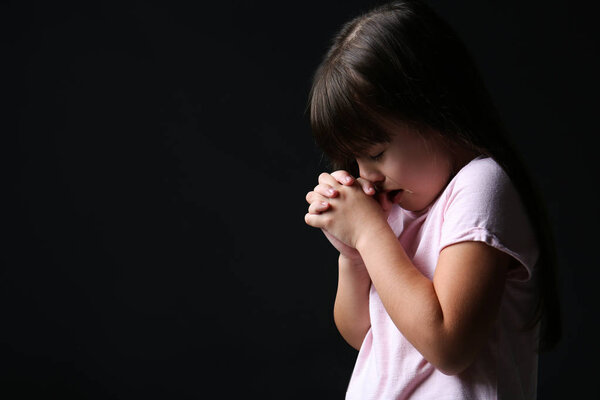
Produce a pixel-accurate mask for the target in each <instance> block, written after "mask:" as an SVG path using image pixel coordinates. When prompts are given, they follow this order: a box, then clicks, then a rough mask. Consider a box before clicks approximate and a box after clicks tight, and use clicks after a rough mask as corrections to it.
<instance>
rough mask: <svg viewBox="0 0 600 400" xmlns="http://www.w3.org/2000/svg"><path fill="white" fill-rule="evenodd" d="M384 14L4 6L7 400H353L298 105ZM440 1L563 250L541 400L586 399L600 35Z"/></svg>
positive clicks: (572, 22) (507, 5)
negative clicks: (370, 17) (354, 20)
mask: <svg viewBox="0 0 600 400" xmlns="http://www.w3.org/2000/svg"><path fill="white" fill-rule="evenodd" d="M84 4H85V5H84ZM372 4H373V3H370V2H367V1H344V2H342V1H336V2H333V1H332V2H323V1H312V0H311V1H304V2H296V3H291V2H276V1H260V2H258V1H257V2H242V1H224V2H218V3H213V2H211V3H205V2H181V3H178V2H164V3H158V2H156V3H151V2H145V1H137V2H119V3H115V4H112V5H108V3H106V2H97V4H93V5H89V4H88V2H78V3H73V4H66V3H60V4H54V2H43V1H38V2H28V1H22V2H15V3H14V4H4V5H2V6H1V9H0V10H1V14H2V19H3V25H4V26H7V27H10V29H9V30H8V33H7V34H6V36H5V39H6V38H8V48H9V49H10V50H13V51H12V54H10V53H9V54H8V55H7V54H6V53H5V62H4V64H5V65H7V66H9V67H12V69H11V71H10V73H7V74H6V75H5V78H8V81H10V83H12V84H15V85H14V86H15V88H16V91H15V92H14V96H12V97H11V98H10V103H11V105H13V106H16V114H13V115H12V116H11V117H10V118H9V119H8V120H6V122H5V129H6V130H5V131H4V132H3V136H5V137H9V138H12V139H15V140H16V142H10V143H9V145H8V146H6V147H5V148H4V149H3V150H4V151H5V153H6V155H5V157H4V159H5V160H10V162H9V163H7V166H6V168H5V169H4V171H5V173H6V177H7V179H6V182H8V183H11V184H14V185H9V186H8V187H9V190H8V191H7V192H6V193H5V197H6V198H7V199H9V200H13V201H12V202H11V204H10V206H7V207H5V208H4V216H5V218H3V220H4V221H5V222H3V223H2V225H3V227H4V231H5V233H6V234H7V235H5V236H8V237H7V238H5V240H4V241H3V246H2V252H1V253H2V263H3V266H2V268H1V269H0V296H1V297H0V318H1V320H0V321H1V322H0V323H1V326H0V351H1V353H0V380H1V381H0V397H2V398H7V399H8V398H28V399H29V398H61V399H66V398H82V399H141V398H146V399H147V398H175V399H191V398H265V399H266V398H274V399H296V398H298V399H305V398H319V399H320V398H328V399H336V398H339V399H341V398H343V393H344V391H345V387H346V385H347V382H348V379H349V376H350V373H351V370H352V367H353V362H354V359H355V357H356V352H355V351H354V350H352V349H351V348H350V347H349V346H347V345H346V344H345V343H344V342H343V340H342V339H341V338H340V337H339V335H338V334H337V332H336V330H335V327H334V325H333V321H332V316H331V308H332V301H333V297H334V292H335V286H336V277H337V271H336V258H337V257H336V253H335V251H334V250H333V249H332V248H331V247H330V246H329V245H328V243H327V241H326V240H325V239H324V237H322V235H321V234H320V232H318V231H317V230H314V229H312V228H309V227H307V226H306V225H305V224H304V220H303V217H304V213H305V210H306V204H305V201H304V195H305V193H306V192H307V191H308V190H310V189H311V188H312V187H313V186H314V185H315V182H316V177H317V174H318V172H320V171H322V170H324V169H326V168H327V164H326V162H325V160H323V159H322V156H321V153H320V152H319V150H318V149H317V148H316V146H315V144H314V142H313V140H312V138H311V134H310V130H309V126H308V119H307V115H306V114H305V107H306V100H307V94H308V89H309V85H310V79H311V76H312V73H313V71H314V69H315V68H316V66H317V64H318V63H319V60H320V59H321V57H322V55H323V53H324V52H325V50H326V49H327V47H328V44H329V40H330V37H331V36H332V35H333V33H334V32H335V31H336V30H337V29H338V28H339V27H340V25H341V24H342V23H343V22H345V21H346V20H348V19H349V18H350V17H353V16H354V15H355V14H356V13H358V12H360V11H365V10H367V9H368V8H369V7H370V6H371V5H372ZM430 4H431V5H433V6H434V7H435V9H436V10H438V11H439V13H440V14H441V15H442V16H443V17H444V18H446V19H447V20H448V22H450V24H451V25H452V26H454V27H455V29H456V30H457V31H458V33H459V34H460V36H461V37H462V38H463V39H464V41H465V42H466V44H467V46H468V48H469V49H470V50H471V52H472V53H473V55H474V57H475V59H476V61H477V63H478V65H479V67H480V69H481V71H482V74H483V76H484V78H485V79H486V82H487V84H488V87H489V89H490V91H491V93H492V95H493V97H494V99H495V101H496V103H497V105H498V108H499V109H500V111H501V113H502V115H503V117H504V119H505V121H506V124H507V126H508V127H509V129H510V131H511V134H512V135H513V138H514V140H515V142H516V143H517V144H518V147H519V149H520V150H521V153H522V154H523V155H524V157H525V159H526V160H527V163H528V166H529V167H530V169H531V171H532V173H533V175H534V176H535V178H536V179H537V180H538V182H539V184H540V186H541V188H542V190H543V192H544V195H545V196H546V200H547V204H548V209H549V211H550V214H551V218H552V224H553V228H554V230H555V235H556V237H557V239H558V251H559V256H560V262H561V269H560V271H559V278H560V281H559V286H560V290H561V295H562V297H563V312H564V323H565V335H564V340H563V341H562V342H561V344H560V346H559V347H558V348H557V349H556V351H554V352H552V353H548V354H544V355H542V356H541V358H540V380H539V382H540V384H539V393H540V396H539V397H540V398H541V399H561V398H565V397H566V396H567V393H568V394H569V396H568V397H570V398H575V397H579V395H582V394H583V393H589V392H591V393H594V392H595V388H596V380H597V379H596V377H595V370H594V368H593V367H592V366H593V365H595V360H596V359H597V357H598V355H599V351H598V350H599V349H598V340H597V339H596V334H597V332H598V329H597V327H598V324H597V322H596V318H597V311H596V308H595V307H593V306H592V305H593V304H594V303H595V300H596V292H597V291H596V290H595V288H596V287H597V281H598V278H599V277H600V274H599V272H598V263H597V261H596V257H592V254H594V253H595V252H594V251H593V250H594V248H595V247H596V246H597V240H596V239H597V236H598V235H597V226H598V209H597V205H596V203H597V200H596V199H597V197H596V196H595V193H596V190H595V186H596V185H597V183H598V181H599V180H598V169H597V167H596V161H597V160H596V153H597V151H596V149H595V147H594V142H593V140H591V139H592V138H594V137H595V136H596V135H597V133H598V130H597V125H596V115H595V113H596V112H597V108H598V102H597V100H596V99H597V93H598V92H599V90H598V89H599V87H598V86H599V84H598V76H597V73H598V70H600V65H599V59H598V37H599V35H598V33H599V32H598V31H599V29H598V23H597V18H596V17H595V15H594V13H593V12H592V10H591V9H586V8H584V6H582V3H581V2H575V3H574V2H568V1H566V0H564V1H552V2H547V1H528V2H521V1H504V2H488V1H476V0H473V1H441V0H440V1H430ZM586 4H588V3H586ZM5 39H3V41H4V40H5ZM5 48H6V47H5ZM7 93H8V92H7ZM15 132H16V135H15V134H14V133H15ZM215 393H217V394H215Z"/></svg>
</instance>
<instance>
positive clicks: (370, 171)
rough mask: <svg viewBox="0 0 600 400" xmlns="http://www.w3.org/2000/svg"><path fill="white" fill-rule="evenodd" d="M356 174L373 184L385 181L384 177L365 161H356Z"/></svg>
mask: <svg viewBox="0 0 600 400" xmlns="http://www.w3.org/2000/svg"><path fill="white" fill-rule="evenodd" d="M357 164H358V172H359V175H360V177H361V178H363V179H366V180H368V181H371V182H373V183H377V182H381V181H383V180H384V179H385V176H384V175H383V174H382V173H381V172H379V170H378V169H377V168H375V167H374V166H373V165H371V163H369V162H365V161H358V160H357Z"/></svg>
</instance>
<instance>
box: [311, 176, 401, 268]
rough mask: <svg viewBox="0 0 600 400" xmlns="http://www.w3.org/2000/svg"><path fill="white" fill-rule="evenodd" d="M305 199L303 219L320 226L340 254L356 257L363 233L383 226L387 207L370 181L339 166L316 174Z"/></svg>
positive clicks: (370, 232) (369, 233) (385, 222)
mask: <svg viewBox="0 0 600 400" xmlns="http://www.w3.org/2000/svg"><path fill="white" fill-rule="evenodd" d="M306 201H307V202H308V203H309V207H308V213H307V214H306V215H305V218H304V219H305V221H306V223H307V224H308V225H310V226H312V227H315V228H321V229H322V230H323V233H324V234H325V236H326V237H327V239H328V240H329V241H330V242H331V244H332V245H333V246H334V247H335V248H336V249H337V250H338V251H339V252H340V254H342V255H344V256H346V257H348V258H350V259H357V258H358V257H360V255H359V253H358V251H357V250H356V248H357V246H358V245H359V243H360V241H361V240H362V239H364V237H365V235H371V234H373V232H374V231H375V230H377V229H380V228H381V227H382V224H383V226H387V216H388V214H389V210H390V208H391V204H389V201H388V200H387V198H386V197H385V196H383V195H381V196H378V195H377V193H376V189H375V185H374V184H373V183H372V182H370V181H367V180H365V179H363V178H358V179H356V178H354V177H353V176H352V175H350V174H349V173H348V172H346V171H342V170H339V171H335V172H332V173H331V174H328V173H322V174H321V175H319V184H318V185H317V186H315V188H314V189H313V190H312V191H310V192H308V194H307V195H306Z"/></svg>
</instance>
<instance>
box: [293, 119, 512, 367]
mask: <svg viewBox="0 0 600 400" xmlns="http://www.w3.org/2000/svg"><path fill="white" fill-rule="evenodd" d="M473 156H474V155H473V154H472V153H469V152H467V151H462V150H460V149H459V150H458V151H457V150H456V149H454V151H449V149H448V148H447V146H445V145H443V144H441V142H439V141H433V142H432V141H428V142H424V141H423V140H422V138H420V137H418V136H417V135H415V134H414V132H410V130H403V131H401V132H398V134H396V135H395V136H394V138H393V140H392V141H391V142H389V143H381V144H377V145H374V146H373V148H372V149H371V150H370V151H369V152H368V154H367V155H365V156H362V157H360V158H357V163H358V166H359V171H360V177H359V178H357V179H355V178H354V177H352V176H351V175H350V174H348V173H347V172H345V171H335V172H333V173H331V174H328V173H323V174H321V175H320V176H319V184H318V185H317V186H316V187H315V189H314V190H313V191H311V192H309V193H308V194H307V196H306V200H307V202H308V203H309V204H310V205H309V208H308V213H307V214H306V216H305V221H306V223H307V224H308V225H310V226H313V227H316V228H321V229H322V230H323V232H324V233H325V235H326V236H327V238H328V239H329V241H330V242H331V243H332V245H333V246H334V247H335V248H336V249H337V250H338V251H339V252H340V256H339V279H338V289H337V293H336V299H335V304H334V320H335V323H336V326H337V328H338V330H339V332H340V334H341V335H342V337H344V339H345V340H346V341H347V342H348V343H349V344H350V345H351V346H352V347H354V348H355V349H359V348H360V346H361V344H362V341H363V339H364V337H365V335H366V333H367V332H368V330H369V328H370V325H371V323H370V317H369V308H368V302H369V289H370V285H371V284H373V285H374V287H375V289H376V290H377V292H378V294H379V297H380V298H381V301H382V303H383V305H384V307H385V309H386V311H387V313H388V314H389V315H390V317H391V319H392V321H393V322H394V324H395V325H396V327H397V328H398V329H399V331H400V332H401V333H402V334H403V335H404V337H406V339H407V340H408V341H410V342H411V344H412V345H413V346H414V347H415V348H416V349H417V350H418V351H419V352H420V353H421V354H422V355H423V357H424V358H425V359H427V360H428V361H429V362H430V363H431V364H433V365H434V366H435V367H436V368H437V369H439V370H440V371H441V372H443V373H445V374H448V375H455V374H458V373H460V372H462V371H463V370H465V369H466V368H467V367H468V366H469V365H470V364H471V363H472V362H473V360H474V359H475V357H476V356H477V354H478V352H479V351H480V349H481V347H482V345H483V344H484V343H485V341H486V339H487V337H488V335H489V332H490V329H491V327H492V326H493V323H494V321H495V319H496V317H497V314H498V309H499V306H500V301H501V297H502V292H503V289H504V280H505V275H506V272H507V270H508V269H509V268H511V267H512V266H514V262H515V261H514V259H512V258H511V257H510V256H508V255H506V254H505V253H502V252H500V251H498V250H496V249H494V248H492V247H490V246H488V245H486V244H485V243H482V242H461V243H457V244H454V245H451V246H448V247H446V248H444V249H443V250H442V251H441V252H440V255H439V259H438V263H437V265H436V269H435V273H434V277H433V280H429V279H428V278H427V277H425V276H424V275H422V274H421V272H419V271H418V270H417V269H416V267H415V266H414V265H413V263H412V261H411V259H410V258H409V257H408V256H407V255H406V253H405V252H404V249H403V248H402V246H401V244H400V242H399V241H398V238H397V237H396V236H395V234H394V233H393V231H392V229H391V228H390V226H389V225H388V223H387V215H388V213H389V210H390V208H391V206H392V203H394V202H397V203H399V204H400V206H401V207H403V208H406V209H408V210H410V211H419V210H423V209H425V208H427V207H428V206H429V205H430V204H431V203H432V202H433V201H434V200H435V199H436V198H437V196H438V195H439V193H441V191H442V190H443V189H444V188H445V186H446V185H447V183H448V180H449V179H450V176H451V175H450V174H451V171H452V170H453V169H455V168H456V167H458V168H460V167H462V166H464V165H465V164H466V163H467V162H468V161H470V160H471V159H472V158H473ZM400 189H402V191H401V194H398V192H399V190H400Z"/></svg>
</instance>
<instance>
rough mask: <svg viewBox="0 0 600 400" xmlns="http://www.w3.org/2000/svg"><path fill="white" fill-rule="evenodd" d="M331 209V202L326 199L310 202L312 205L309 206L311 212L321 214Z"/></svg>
mask: <svg viewBox="0 0 600 400" xmlns="http://www.w3.org/2000/svg"><path fill="white" fill-rule="evenodd" d="M328 209H329V203H327V202H325V201H317V202H314V203H310V206H308V213H309V214H321V213H322V212H325V211H327V210H328Z"/></svg>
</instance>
